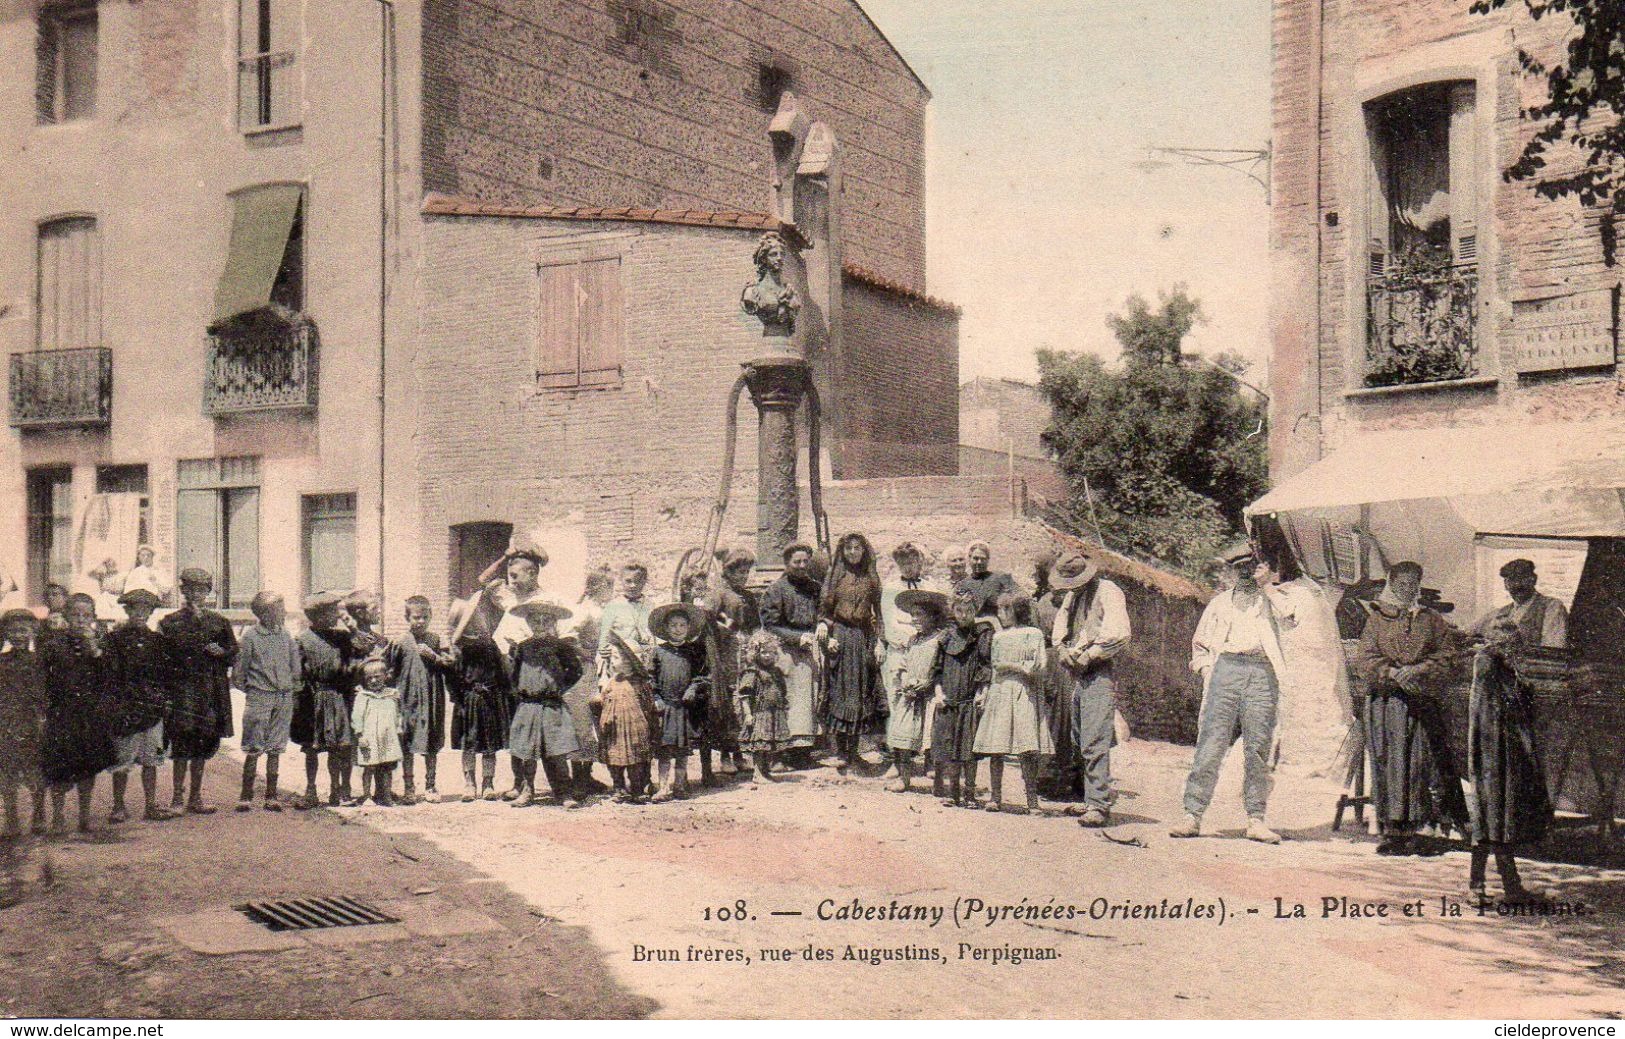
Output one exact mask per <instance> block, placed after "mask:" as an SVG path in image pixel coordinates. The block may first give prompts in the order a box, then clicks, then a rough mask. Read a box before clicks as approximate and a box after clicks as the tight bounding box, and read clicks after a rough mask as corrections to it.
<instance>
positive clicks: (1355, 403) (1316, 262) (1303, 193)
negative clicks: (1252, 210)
mask: <svg viewBox="0 0 1625 1039" xmlns="http://www.w3.org/2000/svg"><path fill="white" fill-rule="evenodd" d="M1566 32H1567V27H1566V25H1565V22H1564V19H1562V18H1561V17H1560V16H1555V15H1554V16H1552V17H1549V18H1545V19H1542V20H1541V21H1540V22H1534V21H1531V20H1530V19H1529V18H1528V17H1527V16H1526V14H1525V13H1524V9H1523V5H1521V4H1511V5H1508V8H1507V9H1506V10H1505V11H1503V12H1499V13H1497V14H1495V15H1493V16H1489V17H1486V16H1480V15H1474V14H1471V13H1469V11H1468V5H1467V4H1465V3H1459V2H1456V0H1324V2H1322V0H1276V3H1275V14H1274V41H1273V45H1274V65H1275V81H1274V102H1273V103H1274V128H1273V142H1274V149H1275V155H1274V165H1273V170H1272V175H1273V182H1274V183H1273V207H1272V233H1271V249H1272V253H1273V258H1272V282H1271V290H1272V300H1271V305H1272V329H1273V342H1274V353H1273V360H1272V365H1271V375H1272V380H1271V381H1272V397H1273V413H1272V422H1271V427H1272V428H1271V437H1272V442H1271V460H1272V468H1273V470H1274V472H1275V475H1276V478H1277V479H1280V478H1281V477H1283V476H1286V475H1290V474H1291V473H1292V472H1295V471H1297V470H1299V469H1301V468H1303V467H1304V466H1306V465H1307V464H1309V463H1310V462H1312V461H1313V460H1314V459H1315V458H1316V457H1318V456H1320V455H1321V454H1323V453H1324V452H1325V451H1329V450H1332V449H1334V448H1335V447H1336V445H1337V444H1338V443H1339V442H1341V441H1343V440H1344V439H1345V438H1346V437H1347V436H1348V434H1349V433H1350V432H1352V431H1357V430H1359V429H1362V428H1374V427H1384V426H1391V425H1457V424H1488V423H1492V422H1502V421H1527V422H1548V421H1562V420H1569V419H1576V418H1580V417H1590V416H1594V415H1597V414H1600V413H1617V412H1618V409H1619V407H1620V405H1619V403H1618V397H1617V395H1616V394H1615V393H1614V380H1615V378H1616V374H1617V373H1616V368H1615V367H1614V366H1600V367H1591V368H1584V369H1580V368H1575V369H1568V370H1564V371H1558V372H1553V373H1548V374H1527V373H1523V374H1520V373H1519V371H1518V365H1517V356H1516V354H1517V341H1518V338H1519V337H1520V336H1525V335H1527V334H1528V333H1529V330H1530V329H1531V328H1532V327H1534V321H1533V319H1532V318H1531V317H1530V314H1531V313H1533V312H1535V311H1537V310H1539V309H1541V308H1542V307H1545V306H1548V305H1549V302H1550V301H1553V300H1557V301H1565V300H1574V299H1579V298H1593V299H1595V298H1599V296H1598V295H1596V294H1604V295H1603V296H1602V298H1605V294H1606V292H1607V291H1608V290H1611V289H1615V288H1616V287H1617V286H1618V284H1619V281H1620V277H1619V273H1618V271H1617V269H1616V270H1610V269H1608V268H1606V267H1604V265H1603V262H1602V250H1601V243H1600V239H1599V237H1598V234H1597V221H1598V213H1597V212H1595V211H1587V210H1584V209H1582V207H1580V205H1579V204H1578V203H1577V202H1575V201H1572V200H1566V201H1556V202H1554V201H1547V200H1544V199H1541V198H1539V197H1538V196H1536V195H1535V194H1534V191H1533V190H1532V187H1531V186H1530V185H1529V184H1528V183H1510V184H1509V183H1505V182H1503V180H1502V179H1501V176H1500V171H1501V170H1502V169H1503V168H1505V167H1506V166H1507V165H1509V164H1510V163H1511V162H1512V161H1513V160H1514V159H1515V158H1516V157H1517V155H1518V153H1519V151H1520V150H1521V148H1522V146H1523V143H1524V142H1525V141H1526V140H1528V139H1529V137H1530V136H1531V134H1532V133H1533V132H1534V129H1535V127H1534V126H1533V125H1532V124H1529V123H1527V122H1525V121H1523V120H1521V119H1520V117H1519V110H1520V107H1521V106H1522V105H1524V104H1527V103H1530V102H1533V101H1536V100H1538V99H1539V97H1540V94H1541V92H1542V91H1543V84H1542V83H1541V82H1539V81H1531V80H1526V79H1525V78H1524V77H1523V76H1521V75H1520V73H1519V69H1518V61H1517V55H1516V50H1517V48H1518V47H1519V46H1522V47H1525V48H1528V49H1530V50H1532V51H1534V52H1536V53H1537V54H1541V55H1546V56H1550V55H1551V54H1552V53H1554V48H1555V47H1556V46H1557V45H1558V44H1559V43H1560V41H1562V40H1563V39H1564V38H1565V36H1566ZM1444 80H1456V81H1460V80H1470V81H1472V82H1474V83H1475V85H1476V112H1475V117H1476V118H1475V122H1476V126H1477V136H1478V141H1477V150H1476V155H1475V156H1474V161H1473V163H1472V166H1473V172H1474V175H1473V178H1472V182H1473V183H1474V184H1475V185H1476V192H1477V195H1478V202H1477V216H1478V220H1477V231H1478V269H1479V272H1480V281H1479V298H1478V304H1477V326H1478V331H1477V334H1478V344H1479V358H1478V360H1479V369H1480V373H1481V374H1482V375H1483V376H1484V378H1482V379H1481V380H1475V381H1474V382H1472V383H1471V384H1463V385H1458V386H1454V387H1448V388H1435V389H1421V390H1418V389H1413V388H1409V387H1401V388H1392V389H1384V390H1375V391H1374V390H1370V389H1365V388H1363V386H1362V378H1363V364H1364V350H1365V334H1366V333H1365V261H1364V255H1365V251H1366V242H1367V240H1368V234H1367V231H1368V220H1369V214H1368V212H1367V209H1368V205H1369V203H1368V195H1369V194H1370V189H1369V187H1368V184H1369V182H1370V172H1369V158H1368V156H1369V143H1368V141H1367V131H1366V126H1365V114H1364V113H1365V105H1366V104H1367V103H1368V102H1370V101H1372V100H1373V99H1376V98H1379V97H1382V96H1384V95H1386V94H1389V93H1391V92H1393V91H1395V90H1400V89H1405V88H1407V87H1411V86H1415V85H1419V84H1423V83H1428V82H1438V81H1444ZM1576 161H1578V160H1577V158H1576V157H1575V156H1572V155H1565V154H1559V155H1557V156H1554V158H1553V159H1552V162H1551V165H1550V167H1549V169H1550V171H1551V172H1554V173H1555V172H1560V171H1562V170H1563V169H1565V168H1573V165H1574V163H1575V162H1576ZM1615 345H1616V350H1617V334H1616V336H1615ZM1615 360H1616V362H1617V360H1618V357H1617V354H1616V357H1615Z"/></svg>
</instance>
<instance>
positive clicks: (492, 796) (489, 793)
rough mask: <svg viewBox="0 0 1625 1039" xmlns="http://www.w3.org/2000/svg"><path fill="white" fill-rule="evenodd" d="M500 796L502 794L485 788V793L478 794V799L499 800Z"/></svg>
mask: <svg viewBox="0 0 1625 1039" xmlns="http://www.w3.org/2000/svg"><path fill="white" fill-rule="evenodd" d="M501 798H502V795H501V794H499V793H497V792H496V791H495V790H487V791H486V792H485V793H483V794H481V795H480V800H482V801H497V800H501Z"/></svg>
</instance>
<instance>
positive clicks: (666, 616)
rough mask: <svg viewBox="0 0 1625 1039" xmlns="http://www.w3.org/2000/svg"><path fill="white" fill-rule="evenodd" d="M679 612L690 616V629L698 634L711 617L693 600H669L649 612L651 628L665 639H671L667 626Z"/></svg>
mask: <svg viewBox="0 0 1625 1039" xmlns="http://www.w3.org/2000/svg"><path fill="white" fill-rule="evenodd" d="M678 614H682V615H683V616H684V617H687V618H688V626H689V629H690V630H691V631H692V632H693V634H695V635H698V634H699V633H700V630H701V629H702V628H704V627H705V623H706V621H707V620H709V619H710V618H709V617H708V616H707V614H706V612H705V611H704V610H702V609H700V608H699V607H698V606H696V605H694V604H693V603H691V602H669V603H667V604H666V605H664V606H656V607H655V608H654V609H653V610H652V611H650V613H649V630H650V631H652V632H654V633H655V634H656V635H657V636H659V637H660V638H663V639H670V638H671V636H670V635H668V634H667V633H666V626H667V625H668V624H670V623H671V619H672V618H673V617H675V616H677V615H678Z"/></svg>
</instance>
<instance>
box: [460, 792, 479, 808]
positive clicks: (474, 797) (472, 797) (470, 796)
mask: <svg viewBox="0 0 1625 1039" xmlns="http://www.w3.org/2000/svg"><path fill="white" fill-rule="evenodd" d="M479 799H480V795H478V794H476V793H475V792H474V791H472V790H465V791H463V804H465V805H466V804H473V803H474V802H475V801H478V800H479Z"/></svg>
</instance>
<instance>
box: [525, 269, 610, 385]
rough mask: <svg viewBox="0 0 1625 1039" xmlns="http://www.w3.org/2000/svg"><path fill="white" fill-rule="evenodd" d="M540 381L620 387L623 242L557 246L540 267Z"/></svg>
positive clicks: (543, 382) (537, 376)
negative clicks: (585, 246) (605, 244)
mask: <svg viewBox="0 0 1625 1039" xmlns="http://www.w3.org/2000/svg"><path fill="white" fill-rule="evenodd" d="M536 275H537V327H536V349H535V363H536V385H537V387H538V388H539V389H565V388H573V387H578V386H616V385H619V384H620V381H621V366H622V359H623V354H624V342H625V337H626V329H625V323H626V298H625V293H624V289H623V287H622V284H621V251H620V247H619V246H614V245H611V246H601V247H596V248H591V249H584V248H580V247H577V248H573V249H566V250H559V251H558V252H557V253H556V254H554V255H551V256H548V257H546V258H544V259H543V260H542V261H541V262H539V263H538V264H537V266H536Z"/></svg>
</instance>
